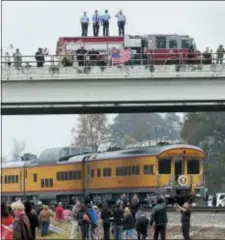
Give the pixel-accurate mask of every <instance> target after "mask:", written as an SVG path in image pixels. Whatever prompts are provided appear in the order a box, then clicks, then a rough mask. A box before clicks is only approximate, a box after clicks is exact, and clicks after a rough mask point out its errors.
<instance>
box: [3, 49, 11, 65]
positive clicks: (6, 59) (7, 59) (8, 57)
mask: <svg viewBox="0 0 225 240" xmlns="http://www.w3.org/2000/svg"><path fill="white" fill-rule="evenodd" d="M3 61H4V63H5V66H6V67H10V66H11V65H12V59H11V57H10V55H9V53H8V52H6V53H5V59H4V60H3Z"/></svg>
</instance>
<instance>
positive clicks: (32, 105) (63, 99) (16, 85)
mask: <svg viewBox="0 0 225 240" xmlns="http://www.w3.org/2000/svg"><path fill="white" fill-rule="evenodd" d="M189 111H225V79H224V77H214V78H209V77H208V78H205V77H204V78H183V79H179V78H178V79H174V78H171V79H169V78H167V79H165V78H164V79H163V78H161V79H160V78H157V79H155V78H145V79H143V78H140V79H138V78H137V79H128V78H127V79H118V78H117V79H75V80H74V79H70V80H68V79H58V80H31V81H27V80H26V81H23V80H9V81H3V82H2V114H3V115H16V114H20V115H21V114H72V113H74V114H81V113H126V112H189Z"/></svg>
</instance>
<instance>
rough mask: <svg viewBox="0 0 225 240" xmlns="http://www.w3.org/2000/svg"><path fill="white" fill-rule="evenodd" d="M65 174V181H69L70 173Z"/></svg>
mask: <svg viewBox="0 0 225 240" xmlns="http://www.w3.org/2000/svg"><path fill="white" fill-rule="evenodd" d="M64 174H65V179H64V180H66V181H67V180H69V172H64Z"/></svg>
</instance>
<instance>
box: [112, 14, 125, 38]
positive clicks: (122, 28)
mask: <svg viewBox="0 0 225 240" xmlns="http://www.w3.org/2000/svg"><path fill="white" fill-rule="evenodd" d="M115 17H116V18H117V24H118V32H119V36H124V32H125V24H126V17H125V15H124V14H123V11H122V10H120V11H119V13H117V14H116V16H115Z"/></svg>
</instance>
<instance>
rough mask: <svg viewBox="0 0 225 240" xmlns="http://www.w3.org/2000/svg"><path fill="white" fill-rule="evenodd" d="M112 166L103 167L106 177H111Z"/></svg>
mask: <svg viewBox="0 0 225 240" xmlns="http://www.w3.org/2000/svg"><path fill="white" fill-rule="evenodd" d="M111 171H112V170H111V168H103V176H104V177H111Z"/></svg>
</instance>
